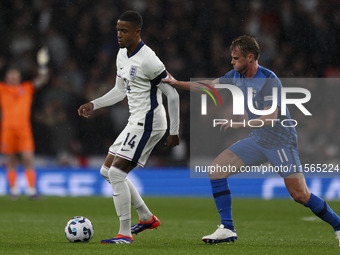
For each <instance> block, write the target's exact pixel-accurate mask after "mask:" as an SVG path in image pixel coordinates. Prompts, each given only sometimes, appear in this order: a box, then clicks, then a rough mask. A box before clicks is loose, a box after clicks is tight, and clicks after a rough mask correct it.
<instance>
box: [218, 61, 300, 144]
mask: <svg viewBox="0 0 340 255" xmlns="http://www.w3.org/2000/svg"><path fill="white" fill-rule="evenodd" d="M219 83H220V84H233V85H235V86H237V87H238V88H240V89H241V90H242V92H243V95H244V99H245V102H244V107H245V110H246V112H247V113H248V118H249V120H251V119H256V118H258V117H260V116H259V115H256V114H254V113H252V112H251V111H250V110H249V108H248V104H247V98H248V88H249V87H251V88H252V89H253V93H252V95H251V96H252V99H253V100H252V102H253V106H254V108H255V109H257V110H264V108H265V107H267V106H271V105H272V104H273V91H272V89H273V87H276V88H277V89H278V97H277V106H278V108H279V109H278V110H279V111H278V117H277V118H278V119H279V121H277V122H276V125H275V126H274V127H272V126H267V127H262V128H252V129H251V131H250V134H249V136H250V137H251V138H252V139H254V140H255V142H257V143H258V144H260V145H262V146H263V147H266V148H278V147H281V146H284V145H292V146H294V147H297V133H296V129H295V127H293V124H292V123H291V122H290V121H286V122H285V123H284V125H285V126H289V127H285V126H283V125H282V123H281V122H282V120H285V119H291V117H290V113H289V110H288V109H286V115H285V116H282V115H281V88H282V84H281V81H280V80H279V78H278V77H277V76H276V75H275V73H274V72H272V71H270V70H268V69H266V68H264V67H262V66H259V68H258V70H257V73H256V74H255V76H254V77H253V78H250V79H249V78H245V77H244V76H243V75H241V74H240V73H238V72H237V71H235V70H234V69H233V70H231V71H230V72H228V73H227V74H225V75H224V76H222V77H220V79H219Z"/></svg>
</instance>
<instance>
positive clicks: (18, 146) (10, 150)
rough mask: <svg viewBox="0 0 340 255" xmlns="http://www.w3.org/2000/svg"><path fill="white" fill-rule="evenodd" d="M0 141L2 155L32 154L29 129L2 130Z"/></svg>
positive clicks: (32, 142)
mask: <svg viewBox="0 0 340 255" xmlns="http://www.w3.org/2000/svg"><path fill="white" fill-rule="evenodd" d="M0 141H1V143H0V144H1V147H0V148H1V152H2V153H3V154H15V153H21V152H34V139H33V134H32V131H31V129H9V128H7V129H6V128H4V129H3V130H2V132H1V136H0Z"/></svg>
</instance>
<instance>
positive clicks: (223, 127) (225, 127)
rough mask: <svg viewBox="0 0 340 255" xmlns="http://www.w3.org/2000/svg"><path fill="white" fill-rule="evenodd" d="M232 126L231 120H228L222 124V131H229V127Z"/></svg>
mask: <svg viewBox="0 0 340 255" xmlns="http://www.w3.org/2000/svg"><path fill="white" fill-rule="evenodd" d="M229 127H230V121H228V122H227V123H225V124H220V131H221V132H222V131H223V132H225V131H227V129H228V128H229Z"/></svg>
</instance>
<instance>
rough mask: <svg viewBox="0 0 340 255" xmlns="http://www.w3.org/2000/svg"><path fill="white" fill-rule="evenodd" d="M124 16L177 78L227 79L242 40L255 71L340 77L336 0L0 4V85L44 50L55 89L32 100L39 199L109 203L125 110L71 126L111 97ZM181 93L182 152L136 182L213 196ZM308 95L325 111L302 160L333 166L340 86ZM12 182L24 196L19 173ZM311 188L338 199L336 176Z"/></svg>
mask: <svg viewBox="0 0 340 255" xmlns="http://www.w3.org/2000/svg"><path fill="white" fill-rule="evenodd" d="M128 9H135V10H138V11H139V12H140V13H141V14H142V16H143V18H144V29H143V31H142V38H143V40H144V41H145V42H146V44H148V45H149V46H150V47H151V48H152V49H153V50H154V51H155V52H156V53H157V55H158V56H159V57H160V58H161V60H162V61H163V62H164V63H165V65H166V66H167V69H168V70H169V71H170V72H171V73H172V75H173V76H175V77H176V78H177V79H179V80H189V79H190V78H192V77H218V76H220V75H223V74H224V73H226V72H227V71H228V70H229V69H230V68H231V65H230V52H229V49H228V47H229V44H230V42H231V40H232V39H233V38H235V37H236V36H238V35H241V34H244V33H247V34H252V35H254V36H255V37H256V38H257V39H258V41H259V43H260V45H261V48H262V49H261V58H260V64H261V65H263V66H265V67H268V68H270V69H272V70H274V71H275V73H276V74H277V75H278V76H279V77H315V78H330V77H340V49H339V47H340V6H339V4H338V1H336V0H327V1H321V0H296V1H289V0H285V1H283V0H282V1H264V0H263V1H261V0H238V1H236V0H229V1H222V0H214V1H207V0H202V1H193V0H188V1H180V0H168V1H161V0H152V1H146V0H134V1H122V0H117V1H90V0H78V1H61V0H51V1H42V0H41V1H39V0H35V1H34V0H31V1H24V0H14V1H9V0H5V1H1V2H0V32H1V35H3V36H2V38H1V40H0V77H1V79H3V78H4V77H3V76H4V73H5V70H6V68H7V67H8V66H9V65H12V64H15V65H18V66H20V68H21V70H22V71H23V76H24V78H25V79H31V78H32V77H34V75H35V74H36V71H37V66H36V62H35V55H36V52H37V50H38V49H39V48H40V47H41V46H43V45H47V46H48V48H49V51H50V55H51V63H50V74H51V77H50V81H49V83H48V84H47V85H46V86H45V87H44V88H42V89H41V90H39V91H38V92H37V93H36V95H35V101H34V104H33V108H32V123H33V130H34V136H35V142H36V165H37V170H38V189H39V191H40V192H41V193H42V194H44V195H99V194H104V195H105V194H106V195H107V194H108V193H107V191H104V190H106V188H103V185H104V184H103V180H101V179H100V178H101V177H100V176H99V174H98V172H95V170H98V169H99V166H100V165H101V163H102V161H103V160H104V158H105V155H106V153H107V148H108V147H109V145H110V144H111V143H112V142H113V140H114V138H115V137H116V135H117V134H118V133H119V132H120V130H121V129H122V128H123V127H124V126H125V123H126V119H127V117H128V110H127V105H126V101H124V102H122V103H120V104H118V105H116V106H115V107H111V108H107V109H101V110H99V111H97V112H96V113H95V114H94V116H93V117H92V118H90V119H83V118H80V117H78V115H77V111H76V110H77V108H78V107H79V105H80V104H82V103H84V102H87V101H89V100H92V99H94V98H96V97H98V96H100V95H102V94H104V93H105V92H106V91H108V90H110V89H111V88H112V85H113V84H114V77H115V55H116V53H117V51H118V46H117V43H116V32H115V23H116V20H117V18H118V16H119V14H120V13H122V12H123V11H125V10H128ZM179 93H180V95H181V130H180V132H181V133H180V134H181V139H182V140H181V146H179V147H176V148H175V149H171V150H170V149H166V148H164V147H163V146H162V144H161V143H160V144H159V145H158V146H157V147H156V148H155V150H154V152H153V155H152V156H151V157H150V160H149V162H148V168H147V169H144V170H141V169H138V170H136V172H135V173H134V177H135V181H136V182H138V183H139V184H140V185H139V186H140V189H141V190H143V192H144V194H145V195H152V196H158V195H168V196H186V195H189V196H209V195H210V188H209V183H208V180H195V179H190V177H189V173H188V169H187V166H188V160H189V149H190V148H189V137H190V135H189V132H190V125H189V103H188V100H189V94H188V93H187V92H183V91H179ZM311 93H312V96H313V95H318V100H314V101H313V102H314V103H313V105H311V106H310V107H311V112H316V111H318V110H320V105H323V107H324V108H323V109H326V112H325V114H324V115H322V118H321V119H315V118H314V119H313V120H312V121H309V122H306V123H305V124H304V125H303V126H300V127H298V129H297V130H298V133H299V151H300V156H301V161H302V162H308V163H329V162H332V163H339V158H340V150H339V143H340V141H339V140H340V138H339V136H338V135H336V134H338V133H339V131H340V130H339V118H337V108H334V107H327V101H328V102H331V101H332V102H336V100H337V95H339V94H340V87H333V88H332V90H325V89H324V88H323V87H322V86H315V87H313V88H312V90H311ZM325 99H326V100H325ZM292 115H293V116H294V110H293V112H292ZM323 123H327V125H325V124H323ZM0 164H1V170H0V194H6V193H7V186H6V185H7V184H6V182H5V175H4V158H3V156H1V157H0ZM168 167H171V168H170V169H169V168H168ZM51 174H52V176H51ZM151 177H153V178H155V179H152V178H151ZM58 178H59V179H58ZM77 180H82V181H77ZM84 180H85V181H84ZM162 180H167V182H166V183H164V181H162ZM232 181H233V182H235V185H233V184H232V183H231V185H232V189H233V194H235V195H236V196H242V197H248V196H251V197H253V196H255V197H264V198H273V197H286V196H288V194H287V193H286V192H285V189H284V188H283V187H282V180H280V179H273V180H272V179H265V178H263V179H233V180H232ZM19 183H20V185H21V189H22V191H24V184H25V183H24V179H23V177H22V176H21V177H20V178H19ZM308 184H309V186H310V188H311V189H312V190H314V192H315V193H316V194H320V195H322V196H324V197H326V198H328V199H340V179H311V180H308ZM104 186H105V185H104ZM74 187H76V189H75V188H74ZM268 190H270V191H268ZM268 192H269V193H268ZM271 194H272V195H271Z"/></svg>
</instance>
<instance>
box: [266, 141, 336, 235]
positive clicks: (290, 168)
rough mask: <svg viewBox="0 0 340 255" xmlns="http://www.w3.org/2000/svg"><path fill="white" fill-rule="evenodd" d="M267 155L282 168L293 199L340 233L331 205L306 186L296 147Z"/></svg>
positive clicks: (269, 151)
mask: <svg viewBox="0 0 340 255" xmlns="http://www.w3.org/2000/svg"><path fill="white" fill-rule="evenodd" d="M266 154H267V156H268V159H269V160H270V162H271V163H272V164H273V165H275V166H285V167H283V168H282V170H283V171H282V172H281V176H283V177H284V182H285V185H286V187H287V190H288V192H289V194H290V195H291V197H292V198H293V199H294V200H295V201H296V202H298V203H300V204H303V205H304V206H306V207H308V208H310V209H311V211H312V212H313V213H314V214H315V215H316V216H318V217H319V218H321V219H322V220H324V221H326V222H327V223H329V224H330V225H331V226H332V227H333V228H334V231H336V234H337V233H339V232H338V231H340V217H339V216H338V215H337V214H336V213H335V212H334V211H333V210H332V209H331V208H330V207H329V205H328V204H327V203H326V202H325V201H324V200H323V199H321V198H319V197H318V196H316V195H314V194H313V193H310V191H309V190H308V187H307V185H306V180H305V177H304V175H303V173H302V171H301V163H300V158H299V154H298V151H297V149H296V148H295V147H292V146H285V147H283V148H280V149H275V150H267V151H266Z"/></svg>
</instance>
